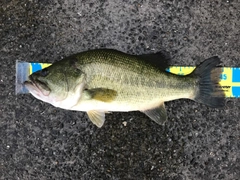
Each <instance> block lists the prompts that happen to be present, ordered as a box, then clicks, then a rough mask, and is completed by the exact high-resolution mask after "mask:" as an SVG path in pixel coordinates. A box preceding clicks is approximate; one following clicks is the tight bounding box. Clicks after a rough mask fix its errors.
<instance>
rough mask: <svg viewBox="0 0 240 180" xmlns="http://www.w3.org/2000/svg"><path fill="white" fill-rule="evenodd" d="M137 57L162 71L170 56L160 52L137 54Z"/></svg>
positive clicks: (165, 67)
mask: <svg viewBox="0 0 240 180" xmlns="http://www.w3.org/2000/svg"><path fill="white" fill-rule="evenodd" d="M137 57H138V58H140V59H141V60H143V61H144V62H146V63H148V64H150V65H151V66H154V67H156V68H158V69H161V70H164V71H165V70H166V69H167V68H168V67H169V62H170V58H169V57H168V56H167V55H165V54H163V53H162V52H157V53H153V54H143V55H137Z"/></svg>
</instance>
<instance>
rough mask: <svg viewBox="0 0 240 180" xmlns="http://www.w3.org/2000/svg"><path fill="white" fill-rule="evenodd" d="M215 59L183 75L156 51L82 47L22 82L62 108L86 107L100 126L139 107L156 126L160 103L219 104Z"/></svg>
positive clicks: (161, 118) (163, 117) (161, 119)
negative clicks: (108, 118)
mask: <svg viewBox="0 0 240 180" xmlns="http://www.w3.org/2000/svg"><path fill="white" fill-rule="evenodd" d="M220 63H221V61H220V59H219V57H217V56H213V57H211V58H208V59H206V60H204V61H203V62H202V63H200V64H199V65H198V66H197V67H196V69H195V70H194V71H193V72H192V73H191V74H189V75H185V76H182V75H176V74H172V73H170V72H168V71H166V68H167V67H169V58H166V56H164V55H163V54H162V53H161V52H157V53H152V54H143V55H132V54H127V53H124V52H121V51H118V50H114V49H95V50H88V51H83V52H80V53H77V54H74V55H70V56H68V57H65V58H63V59H62V60H60V61H57V62H54V63H53V64H52V65H51V66H49V67H47V68H44V69H42V70H39V71H37V72H35V73H33V74H31V75H30V76H29V78H28V80H27V81H25V82H24V83H23V84H24V86H25V87H26V88H27V89H28V90H29V92H30V93H31V94H32V95H33V96H34V97H35V98H37V99H39V100H42V101H44V102H47V103H50V104H52V105H53V106H55V107H59V108H62V109H66V110H73V111H83V112H86V113H87V115H88V117H89V119H90V120H91V121H92V123H93V124H95V125H96V126H97V127H99V128H100V127H102V126H103V124H104V122H105V114H106V113H109V112H129V111H140V112H142V113H144V114H145V115H146V116H148V117H149V118H150V119H152V120H153V121H155V122H156V123H157V124H159V125H164V124H165V122H166V121H167V111H166V108H165V105H164V102H167V101H172V100H177V99H191V100H194V101H196V102H199V103H202V104H205V105H207V106H209V107H212V108H221V107H224V106H225V95H224V91H223V90H222V89H221V86H220V85H219V81H220V74H221V70H219V69H220V68H215V67H216V66H217V65H219V64H220Z"/></svg>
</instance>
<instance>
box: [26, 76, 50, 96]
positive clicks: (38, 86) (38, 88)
mask: <svg viewBox="0 0 240 180" xmlns="http://www.w3.org/2000/svg"><path fill="white" fill-rule="evenodd" d="M23 84H24V86H25V87H26V88H27V89H28V90H29V91H30V93H31V94H33V95H37V96H42V95H44V96H48V95H49V94H50V92H51V90H50V89H49V87H48V86H47V85H46V84H45V83H44V82H42V81H40V80H38V79H34V78H33V76H31V75H30V76H29V80H27V81H25V82H24V83H23Z"/></svg>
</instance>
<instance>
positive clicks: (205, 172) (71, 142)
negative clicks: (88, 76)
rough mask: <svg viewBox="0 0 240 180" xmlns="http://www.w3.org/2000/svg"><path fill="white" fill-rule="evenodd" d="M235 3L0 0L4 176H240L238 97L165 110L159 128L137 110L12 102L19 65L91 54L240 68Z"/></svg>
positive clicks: (23, 179) (239, 9) (26, 98)
mask: <svg viewBox="0 0 240 180" xmlns="http://www.w3.org/2000/svg"><path fill="white" fill-rule="evenodd" d="M239 30H240V2H239V1H238V0H216V1H206V0H200V1H189V0H182V1H176V0H164V1H156V0H153V1H149V0H144V1H143V0H140V1H133V0H129V1H126V0H123V1H117V0H95V1H94V0H88V1H86V0H82V1H80V0H41V1H40V0H21V1H19V0H1V2H0V62H1V63H0V179H3V180H17V179H19V180H28V179H29V180H38V179H41V180H45V179H46V180H47V179H58V180H61V179H63V180H68V179H86V180H88V179H103V180H106V179H113V180H122V179H131V180H133V179H137V180H139V179H146V180H155V179H156V180H158V179H159V180H193V179H194V180H201V179H203V180H215V179H224V180H237V179H240V133H239V132H240V125H239V122H240V121H239V118H240V113H239V111H240V99H239V98H238V99H237V98H228V99H227V102H226V106H225V107H224V108H222V109H212V108H209V107H207V106H205V105H203V104H199V103H196V102H194V101H191V100H185V99H181V100H176V101H171V102H167V103H166V109H167V113H168V121H167V122H166V124H165V125H163V126H160V125H158V124H156V123H155V122H153V121H151V120H150V119H149V118H148V117H147V116H145V115H144V114H142V113H140V112H129V113H111V114H107V115H106V122H105V124H104V126H103V127H102V128H100V129H99V128H97V127H96V126H94V125H93V124H92V123H91V122H90V121H89V120H88V118H87V116H86V114H85V113H84V112H76V111H67V110H62V109H59V108H55V107H53V106H51V105H49V104H47V103H44V102H41V101H39V100H37V99H35V98H34V97H33V96H31V95H30V94H22V95H15V63H16V60H24V61H27V62H50V63H52V62H55V61H58V60H60V59H62V58H63V57H66V56H68V55H71V54H74V53H78V52H81V51H85V50H89V49H98V48H112V49H117V50H120V51H123V52H126V53H130V54H146V53H153V52H158V51H161V52H166V53H167V54H168V55H169V57H170V58H171V64H172V65H191V66H193V65H196V64H199V63H200V62H202V61H203V60H204V59H206V58H209V57H212V56H216V55H217V56H219V57H220V59H221V61H222V64H221V66H226V67H240V63H239V62H240V60H239V55H240V54H239V53H240V34H239V32H240V31H239Z"/></svg>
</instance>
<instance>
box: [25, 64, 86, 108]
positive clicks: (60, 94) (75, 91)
mask: <svg viewBox="0 0 240 180" xmlns="http://www.w3.org/2000/svg"><path fill="white" fill-rule="evenodd" d="M24 85H25V86H26V88H27V89H28V90H29V92H30V93H31V94H32V95H33V96H34V97H36V98H37V99H40V100H42V101H44V102H47V103H50V104H52V105H54V106H56V107H62V106H64V107H62V108H65V109H67V107H68V106H69V107H70V106H72V105H71V103H74V101H76V98H77V97H78V98H79V97H80V95H81V92H82V90H83V87H84V74H83V73H82V72H81V71H80V70H79V69H77V68H73V67H70V66H67V65H66V64H61V63H56V64H53V65H51V66H49V67H47V68H44V69H42V70H39V71H37V72H34V73H33V74H31V75H30V76H29V79H28V80H27V81H25V82H24ZM76 96H77V97H76ZM70 98H71V99H70ZM66 101H68V102H66ZM63 102H64V104H65V105H63ZM66 103H68V105H66ZM69 103H70V104H69Z"/></svg>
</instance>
